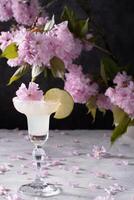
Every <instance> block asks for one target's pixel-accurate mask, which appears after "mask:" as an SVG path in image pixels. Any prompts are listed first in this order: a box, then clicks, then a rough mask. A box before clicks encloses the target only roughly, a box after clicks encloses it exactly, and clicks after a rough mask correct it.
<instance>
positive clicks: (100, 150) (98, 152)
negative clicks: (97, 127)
mask: <svg viewBox="0 0 134 200" xmlns="http://www.w3.org/2000/svg"><path fill="white" fill-rule="evenodd" d="M106 153H107V152H106V149H105V147H103V146H101V147H98V146H96V145H94V146H93V149H92V153H91V156H93V157H94V158H95V159H101V158H102V157H103V156H104V155H105V154H106Z"/></svg>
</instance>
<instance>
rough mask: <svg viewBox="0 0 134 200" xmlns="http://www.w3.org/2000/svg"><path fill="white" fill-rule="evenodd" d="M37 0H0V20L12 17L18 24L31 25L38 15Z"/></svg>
mask: <svg viewBox="0 0 134 200" xmlns="http://www.w3.org/2000/svg"><path fill="white" fill-rule="evenodd" d="M39 11H40V7H39V1H38V0H30V1H28V0H1V1H0V21H2V22H3V21H8V20H10V19H12V18H14V19H15V20H16V22H17V23H19V24H24V25H28V26H30V25H32V24H33V22H34V21H35V19H36V16H38V15H39Z"/></svg>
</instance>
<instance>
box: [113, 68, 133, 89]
mask: <svg viewBox="0 0 134 200" xmlns="http://www.w3.org/2000/svg"><path fill="white" fill-rule="evenodd" d="M131 80H132V77H131V76H128V75H127V73H126V72H125V71H123V72H122V73H120V72H118V73H117V75H116V77H115V78H114V80H113V82H114V83H115V84H117V86H118V87H123V86H127V83H129V81H131Z"/></svg>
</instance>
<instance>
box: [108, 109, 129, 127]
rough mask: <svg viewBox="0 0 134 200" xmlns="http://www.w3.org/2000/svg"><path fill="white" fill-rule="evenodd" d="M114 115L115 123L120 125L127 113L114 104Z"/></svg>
mask: <svg viewBox="0 0 134 200" xmlns="http://www.w3.org/2000/svg"><path fill="white" fill-rule="evenodd" d="M112 112H113V117H114V124H115V125H118V124H119V123H120V122H121V121H122V119H123V118H124V117H125V116H127V114H126V113H125V112H124V111H123V110H122V109H121V108H119V107H118V106H114V107H113V109H112Z"/></svg>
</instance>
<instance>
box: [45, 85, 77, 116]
mask: <svg viewBox="0 0 134 200" xmlns="http://www.w3.org/2000/svg"><path fill="white" fill-rule="evenodd" d="M44 100H45V101H58V102H59V103H60V104H59V107H58V109H57V111H56V113H55V115H54V118H56V119H63V118H65V117H67V116H69V115H70V113H71V112H72V110H73V107H74V101H73V98H72V96H71V95H70V94H69V93H68V92H67V91H65V90H61V89H59V88H52V89H50V90H48V91H47V92H46V93H45V95H44Z"/></svg>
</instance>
